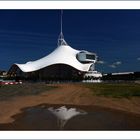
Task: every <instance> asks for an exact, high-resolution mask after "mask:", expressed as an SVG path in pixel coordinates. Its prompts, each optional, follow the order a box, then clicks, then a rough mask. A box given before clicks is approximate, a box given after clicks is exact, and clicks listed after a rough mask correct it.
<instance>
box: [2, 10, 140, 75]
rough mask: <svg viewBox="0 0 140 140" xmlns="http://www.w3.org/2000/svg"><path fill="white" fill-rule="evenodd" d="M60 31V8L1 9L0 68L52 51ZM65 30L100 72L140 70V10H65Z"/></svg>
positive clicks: (73, 45) (66, 37)
mask: <svg viewBox="0 0 140 140" xmlns="http://www.w3.org/2000/svg"><path fill="white" fill-rule="evenodd" d="M59 33H60V10H0V69H3V70H8V69H9V68H10V66H11V65H12V64H13V63H25V62H27V61H31V60H37V59H39V58H41V57H44V56H45V55H47V54H49V53H50V52H51V51H53V50H54V49H55V48H56V47H57V38H58V35H59ZM63 33H64V36H65V40H66V41H67V43H68V44H69V45H70V46H72V47H73V48H75V49H81V50H88V51H92V52H95V53H97V55H98V57H99V60H100V61H99V63H98V64H96V69H97V70H99V71H101V72H104V73H106V72H123V71H140V10H64V11H63Z"/></svg>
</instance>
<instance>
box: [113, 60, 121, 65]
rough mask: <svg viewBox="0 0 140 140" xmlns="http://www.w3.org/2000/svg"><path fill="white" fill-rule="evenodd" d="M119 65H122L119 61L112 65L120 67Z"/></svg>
mask: <svg viewBox="0 0 140 140" xmlns="http://www.w3.org/2000/svg"><path fill="white" fill-rule="evenodd" d="M121 64H122V62H121V61H117V62H115V63H114V65H121Z"/></svg>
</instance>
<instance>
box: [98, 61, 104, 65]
mask: <svg viewBox="0 0 140 140" xmlns="http://www.w3.org/2000/svg"><path fill="white" fill-rule="evenodd" d="M97 63H98V64H105V62H104V61H97Z"/></svg>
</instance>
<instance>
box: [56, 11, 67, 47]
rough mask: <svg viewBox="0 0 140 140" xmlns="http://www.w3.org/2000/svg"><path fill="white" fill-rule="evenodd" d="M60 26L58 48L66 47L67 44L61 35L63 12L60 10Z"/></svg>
mask: <svg viewBox="0 0 140 140" xmlns="http://www.w3.org/2000/svg"><path fill="white" fill-rule="evenodd" d="M60 21H61V24H60V26H61V27H60V35H59V37H58V44H57V45H58V46H62V45H67V42H66V41H65V39H64V35H63V10H61V20H60Z"/></svg>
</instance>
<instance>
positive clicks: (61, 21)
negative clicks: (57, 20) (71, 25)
mask: <svg viewBox="0 0 140 140" xmlns="http://www.w3.org/2000/svg"><path fill="white" fill-rule="evenodd" d="M61 33H63V10H61Z"/></svg>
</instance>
